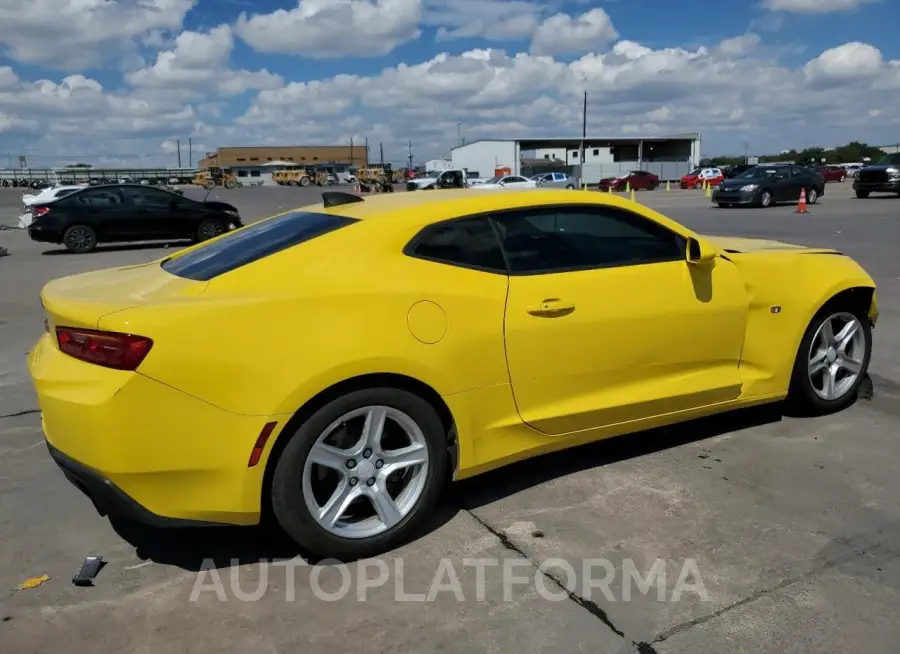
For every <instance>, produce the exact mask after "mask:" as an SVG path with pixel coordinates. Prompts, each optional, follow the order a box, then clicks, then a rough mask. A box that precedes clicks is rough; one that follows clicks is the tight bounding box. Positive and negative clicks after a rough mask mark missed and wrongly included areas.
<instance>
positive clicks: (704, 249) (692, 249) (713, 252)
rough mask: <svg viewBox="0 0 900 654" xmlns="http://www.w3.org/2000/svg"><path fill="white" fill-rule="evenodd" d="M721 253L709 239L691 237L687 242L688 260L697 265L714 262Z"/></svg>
mask: <svg viewBox="0 0 900 654" xmlns="http://www.w3.org/2000/svg"><path fill="white" fill-rule="evenodd" d="M718 254H719V252H718V250H717V249H716V248H715V247H713V245H712V244H711V243H709V242H708V241H704V240H703V239H699V238H695V237H691V238H689V239H688V244H687V253H686V255H687V262H688V263H690V264H693V265H695V266H704V265H707V264H710V263H712V262H713V261H714V260H715V258H716V256H717V255H718Z"/></svg>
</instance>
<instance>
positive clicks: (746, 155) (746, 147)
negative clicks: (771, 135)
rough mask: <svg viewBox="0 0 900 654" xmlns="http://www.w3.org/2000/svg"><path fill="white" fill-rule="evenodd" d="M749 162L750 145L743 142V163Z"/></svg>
mask: <svg viewBox="0 0 900 654" xmlns="http://www.w3.org/2000/svg"><path fill="white" fill-rule="evenodd" d="M748 161H750V144H749V143H747V141H744V163H747V162H748Z"/></svg>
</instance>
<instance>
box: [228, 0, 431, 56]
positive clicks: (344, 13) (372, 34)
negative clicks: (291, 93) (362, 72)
mask: <svg viewBox="0 0 900 654" xmlns="http://www.w3.org/2000/svg"><path fill="white" fill-rule="evenodd" d="M421 18H422V0H299V2H298V4H297V7H296V9H291V10H289V11H288V10H284V9H279V10H277V11H274V12H272V13H269V14H253V15H251V16H249V17H248V16H247V15H246V14H241V16H240V18H239V19H238V21H237V24H236V25H235V32H236V34H237V35H238V36H239V37H240V38H242V39H243V40H244V41H246V42H247V43H248V44H249V45H250V46H251V47H253V48H254V49H255V50H257V51H259V52H265V53H269V54H294V55H303V56H306V57H312V58H321V59H327V58H338V57H347V56H357V57H377V56H381V55H385V54H387V53H389V52H391V51H392V50H393V49H394V48H396V47H397V46H398V45H400V44H401V43H405V42H407V41H410V40H412V39H415V38H418V36H419V22H420V19H421Z"/></svg>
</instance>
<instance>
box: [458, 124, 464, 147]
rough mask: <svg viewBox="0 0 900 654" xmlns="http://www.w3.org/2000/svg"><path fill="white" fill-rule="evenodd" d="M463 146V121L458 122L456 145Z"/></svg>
mask: <svg viewBox="0 0 900 654" xmlns="http://www.w3.org/2000/svg"><path fill="white" fill-rule="evenodd" d="M462 144H463V139H462V121H461V120H458V121H456V145H462Z"/></svg>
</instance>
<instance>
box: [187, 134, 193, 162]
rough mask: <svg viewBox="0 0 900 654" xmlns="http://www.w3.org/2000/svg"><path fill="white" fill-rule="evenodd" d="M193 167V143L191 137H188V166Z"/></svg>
mask: <svg viewBox="0 0 900 654" xmlns="http://www.w3.org/2000/svg"><path fill="white" fill-rule="evenodd" d="M193 167H194V144H193V142H192V141H191V137H190V136H189V137H188V168H193Z"/></svg>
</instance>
